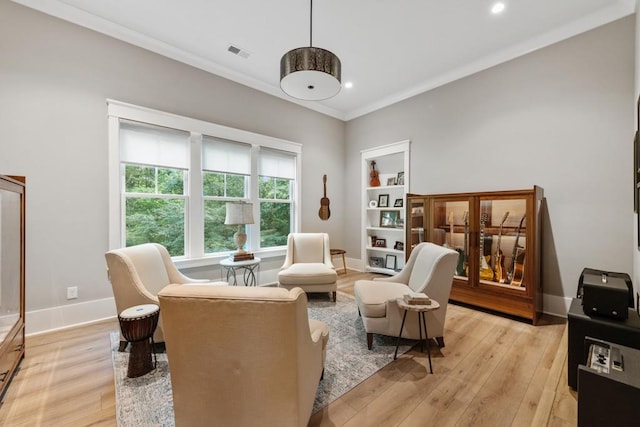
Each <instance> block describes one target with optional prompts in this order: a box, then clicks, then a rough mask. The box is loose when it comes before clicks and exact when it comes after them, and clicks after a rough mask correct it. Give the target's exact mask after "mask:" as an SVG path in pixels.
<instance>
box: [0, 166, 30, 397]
mask: <svg viewBox="0 0 640 427" xmlns="http://www.w3.org/2000/svg"><path fill="white" fill-rule="evenodd" d="M24 182H25V180H24V178H23V177H15V176H12V177H8V176H2V175H0V399H2V397H3V396H4V393H5V392H6V391H7V387H8V386H9V383H10V382H11V378H12V377H13V375H14V374H15V373H16V371H17V369H18V365H19V364H20V362H21V361H22V359H23V358H24V324H25V323H24V273H25V246H24V242H25V234H24V229H25V215H24V209H25V185H24Z"/></svg>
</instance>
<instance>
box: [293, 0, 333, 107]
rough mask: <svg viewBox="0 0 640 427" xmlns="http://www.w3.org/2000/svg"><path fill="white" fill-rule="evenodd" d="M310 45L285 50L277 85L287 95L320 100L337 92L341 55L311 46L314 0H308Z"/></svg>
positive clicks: (308, 99)
mask: <svg viewBox="0 0 640 427" xmlns="http://www.w3.org/2000/svg"><path fill="white" fill-rule="evenodd" d="M310 21H311V24H310V26H309V27H310V31H309V33H310V35H309V47H299V48H296V49H292V50H290V51H289V52H287V53H285V54H284V56H283V57H282V59H281V60H280V87H281V88H282V90H283V91H284V92H285V93H286V94H287V95H289V96H292V97H293V98H297V99H302V100H307V101H321V100H323V99H328V98H331V97H333V96H335V95H337V94H338V92H340V88H341V64H340V59H339V58H338V57H337V56H336V55H335V54H333V53H332V52H329V51H328V50H326V49H321V48H319V47H313V46H312V40H313V0H312V1H311V18H310Z"/></svg>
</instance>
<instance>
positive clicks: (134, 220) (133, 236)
mask: <svg viewBox="0 0 640 427" xmlns="http://www.w3.org/2000/svg"><path fill="white" fill-rule="evenodd" d="M184 221H185V201H184V200H182V199H156V198H138V197H127V199H126V214H125V225H126V236H125V237H126V242H127V244H126V245H127V246H133V245H139V244H142V243H160V244H161V245H163V246H165V247H166V248H167V250H168V251H169V253H170V254H171V256H182V255H184Z"/></svg>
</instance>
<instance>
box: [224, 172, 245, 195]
mask: <svg viewBox="0 0 640 427" xmlns="http://www.w3.org/2000/svg"><path fill="white" fill-rule="evenodd" d="M244 182H245V179H244V176H243V175H232V174H230V173H228V174H227V197H245V191H244Z"/></svg>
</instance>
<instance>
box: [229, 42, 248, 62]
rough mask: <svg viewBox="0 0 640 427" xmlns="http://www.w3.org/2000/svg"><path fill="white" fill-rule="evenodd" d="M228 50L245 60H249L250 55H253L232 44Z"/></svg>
mask: <svg viewBox="0 0 640 427" xmlns="http://www.w3.org/2000/svg"><path fill="white" fill-rule="evenodd" d="M227 50H228V51H229V52H231V53H233V54H234V55H238V56H240V57H242V58H244V59H247V58H248V57H249V55H251V54H250V53H249V52H247V51H246V50H244V49H242V48H240V47H237V46H234V45H232V44H230V45H229V47H228V48H227Z"/></svg>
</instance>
